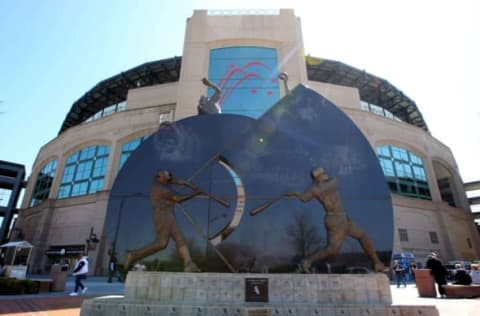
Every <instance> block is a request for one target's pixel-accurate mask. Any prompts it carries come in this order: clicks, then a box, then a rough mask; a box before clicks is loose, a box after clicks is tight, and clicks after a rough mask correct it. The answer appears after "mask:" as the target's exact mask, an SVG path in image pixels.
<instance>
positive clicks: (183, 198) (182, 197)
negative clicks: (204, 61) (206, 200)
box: [170, 190, 203, 203]
mask: <svg viewBox="0 0 480 316" xmlns="http://www.w3.org/2000/svg"><path fill="white" fill-rule="evenodd" d="M202 194H203V192H202V191H199V190H196V191H193V192H192V193H189V194H185V195H172V196H170V199H171V200H172V201H173V202H175V203H182V202H185V201H188V200H190V199H192V198H194V197H196V196H197V195H202Z"/></svg>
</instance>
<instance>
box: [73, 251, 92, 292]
mask: <svg viewBox="0 0 480 316" xmlns="http://www.w3.org/2000/svg"><path fill="white" fill-rule="evenodd" d="M87 273H88V257H87V255H86V254H83V253H80V254H79V255H78V261H77V263H76V264H75V267H74V268H73V273H72V274H73V275H74V276H75V290H74V291H73V292H72V293H70V296H77V295H78V290H79V289H82V294H85V293H86V292H87V289H88V287H86V286H85V285H83V283H82V280H85V279H86V278H87Z"/></svg>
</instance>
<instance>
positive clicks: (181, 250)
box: [124, 170, 230, 273]
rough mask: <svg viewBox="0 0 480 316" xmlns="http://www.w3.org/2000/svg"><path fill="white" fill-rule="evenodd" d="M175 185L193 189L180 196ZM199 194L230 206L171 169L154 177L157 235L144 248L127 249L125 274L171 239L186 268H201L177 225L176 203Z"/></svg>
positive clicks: (195, 270)
mask: <svg viewBox="0 0 480 316" xmlns="http://www.w3.org/2000/svg"><path fill="white" fill-rule="evenodd" d="M171 184H177V185H183V186H186V187H188V188H190V189H191V190H192V192H191V193H189V194H185V195H179V194H177V193H176V192H175V191H174V190H172V189H171V188H170V187H169V186H170V185H171ZM198 195H206V196H208V197H209V198H211V199H212V200H214V201H216V202H218V203H219V204H221V205H223V206H224V207H229V206H230V204H229V203H228V202H225V201H223V200H221V199H220V198H218V197H216V196H213V195H210V194H208V193H206V192H205V191H203V190H202V189H200V188H199V187H197V186H196V185H194V184H193V183H190V182H188V181H186V180H182V179H174V178H173V177H172V175H171V174H170V172H168V171H166V170H162V171H160V172H158V174H157V175H156V176H155V177H154V178H153V180H152V187H151V189H150V200H151V203H152V215H153V224H154V226H155V233H156V236H157V237H156V239H155V240H154V241H153V242H151V243H150V244H149V245H146V246H144V247H143V248H141V249H137V250H132V251H127V259H126V261H125V264H124V270H125V273H126V272H127V271H128V270H129V269H130V267H131V265H132V264H133V263H134V262H136V261H138V260H140V259H142V258H145V257H147V256H149V255H152V254H154V253H156V252H158V251H160V250H163V249H165V248H166V247H167V245H168V242H169V241H170V238H172V239H173V240H174V241H175V246H176V248H177V253H178V256H179V257H180V259H181V260H182V262H183V265H184V271H185V272H198V271H200V270H199V268H198V267H197V265H196V264H195V263H194V262H193V261H192V258H191V256H190V252H189V250H188V248H187V245H186V244H185V241H184V239H183V235H182V232H181V230H180V228H179V227H178V225H177V222H176V219H175V213H174V207H175V203H182V202H185V201H188V200H190V199H192V198H194V197H195V196H198Z"/></svg>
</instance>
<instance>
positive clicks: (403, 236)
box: [398, 228, 408, 241]
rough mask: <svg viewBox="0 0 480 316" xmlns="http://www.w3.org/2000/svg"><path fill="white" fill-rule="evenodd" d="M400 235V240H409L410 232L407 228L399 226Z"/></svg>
mask: <svg viewBox="0 0 480 316" xmlns="http://www.w3.org/2000/svg"><path fill="white" fill-rule="evenodd" d="M398 236H399V237H400V241H408V233H407V230H406V229H403V228H399V229H398Z"/></svg>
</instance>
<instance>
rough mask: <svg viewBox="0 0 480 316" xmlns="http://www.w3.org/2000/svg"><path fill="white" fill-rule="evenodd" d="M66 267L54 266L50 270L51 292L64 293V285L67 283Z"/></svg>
mask: <svg viewBox="0 0 480 316" xmlns="http://www.w3.org/2000/svg"><path fill="white" fill-rule="evenodd" d="M67 276H68V265H60V264H54V265H53V266H52V269H51V270H50V278H51V279H52V280H53V283H52V288H51V291H52V292H57V291H61V292H63V291H65V283H66V282H67Z"/></svg>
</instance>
